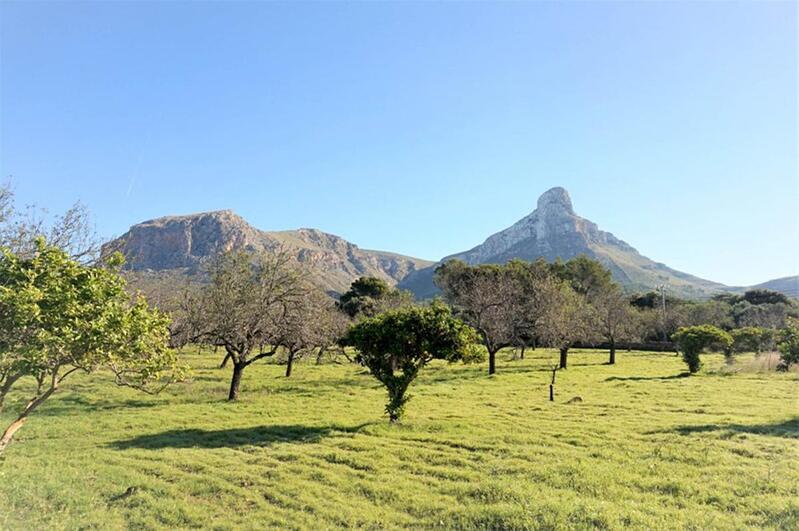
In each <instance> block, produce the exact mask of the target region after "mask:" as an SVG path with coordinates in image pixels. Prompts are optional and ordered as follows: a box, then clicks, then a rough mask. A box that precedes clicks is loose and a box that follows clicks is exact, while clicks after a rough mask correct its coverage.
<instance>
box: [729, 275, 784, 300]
mask: <svg viewBox="0 0 799 531" xmlns="http://www.w3.org/2000/svg"><path fill="white" fill-rule="evenodd" d="M750 289H770V290H772V291H779V292H780V293H784V294H785V295H787V296H789V297H793V298H794V299H799V276H797V275H794V276H792V277H782V278H775V279H773V280H767V281H766V282H762V283H760V284H755V285H754V286H746V287H734V288H729V291H732V292H734V293H743V292H745V291H747V290H750Z"/></svg>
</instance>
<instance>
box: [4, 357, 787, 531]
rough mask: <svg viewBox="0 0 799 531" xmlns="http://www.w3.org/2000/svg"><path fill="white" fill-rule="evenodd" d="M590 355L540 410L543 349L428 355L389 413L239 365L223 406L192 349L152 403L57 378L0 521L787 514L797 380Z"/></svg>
mask: <svg viewBox="0 0 799 531" xmlns="http://www.w3.org/2000/svg"><path fill="white" fill-rule="evenodd" d="M606 357H607V354H606V353H605V352H601V351H588V350H585V351H574V352H573V353H572V354H570V363H569V368H568V369H567V370H564V371H560V372H559V374H558V383H557V394H556V400H555V402H549V401H548V384H549V378H550V373H549V369H548V366H549V364H551V363H552V361H553V360H554V359H555V358H556V353H555V352H553V351H550V350H544V349H538V350H535V351H528V352H527V356H526V359H524V360H510V359H509V358H510V353H507V352H502V353H501V356H500V363H499V366H498V373H497V374H496V375H495V376H493V377H488V376H487V375H486V367H485V365H484V364H477V365H463V364H453V365H448V364H446V363H443V362H434V363H433V364H431V365H430V366H429V367H427V368H426V369H425V370H423V371H422V374H421V376H420V377H419V379H418V380H417V381H416V382H415V383H414V385H413V386H412V387H411V391H410V392H411V394H412V395H413V398H412V400H411V401H410V403H409V404H408V409H407V413H406V416H405V417H404V419H403V422H402V423H401V424H400V425H389V424H388V422H387V421H386V418H385V417H384V414H383V407H384V404H385V392H384V390H383V388H382V387H380V386H379V384H378V383H377V382H376V381H375V380H374V379H372V378H371V377H370V376H369V375H368V374H367V373H365V371H364V369H363V368H361V367H358V366H356V365H349V364H347V365H337V364H326V365H321V366H317V365H314V364H312V363H302V364H299V365H298V366H296V368H295V371H294V374H293V375H292V377H291V378H289V379H287V378H285V377H284V376H283V373H284V370H285V369H284V367H282V366H279V365H276V364H274V363H259V364H256V365H253V366H251V367H249V368H248V369H247V372H246V373H245V375H244V380H243V384H242V394H241V398H240V400H239V402H238V403H227V402H226V401H225V397H226V394H227V387H228V382H229V377H230V369H229V368H228V369H226V370H220V369H218V368H217V366H218V364H219V362H220V356H218V355H216V356H215V355H213V354H211V353H208V352H207V351H206V352H204V353H198V352H196V351H193V352H190V353H188V354H187V355H186V359H187V360H188V362H189V363H190V364H191V365H192V366H193V369H194V370H193V379H192V381H191V382H189V383H185V384H180V385H175V386H173V387H171V388H169V389H168V390H167V391H165V392H163V393H162V394H160V395H156V396H149V395H144V394H141V393H138V392H136V391H134V390H131V389H127V388H118V387H115V386H113V385H112V384H110V383H109V382H108V381H102V380H103V379H102V378H92V379H91V380H90V379H88V378H83V377H77V378H76V379H75V380H74V381H73V382H72V383H71V384H70V385H69V386H67V387H66V388H65V389H63V390H62V391H60V392H59V394H58V395H56V396H54V397H53V399H52V400H50V401H49V402H47V403H46V404H45V405H44V406H42V408H41V410H40V411H38V412H36V414H35V415H33V416H32V417H31V418H30V420H29V421H28V424H27V425H26V426H25V427H24V428H23V429H22V430H21V431H20V432H19V433H18V436H17V438H16V440H15V442H14V443H13V445H12V446H10V447H9V448H8V450H7V451H6V452H5V455H4V456H2V457H0V528H3V529H43V528H48V529H76V528H82V529H86V528H101V529H122V528H143V529H147V528H196V527H203V528H214V529H241V528H244V529H246V528H263V527H280V528H285V529H320V528H333V527H363V528H402V527H405V528H461V529H525V528H529V529H557V528H605V529H613V528H620V527H634V528H641V529H643V528H647V529H653V528H659V529H668V528H674V529H744V528H782V529H790V528H793V529H796V528H799V375H797V373H788V374H779V373H775V372H773V371H772V372H765V371H762V370H758V368H759V365H758V364H757V363H754V362H753V356H752V355H742V356H739V357H738V360H737V362H736V365H734V366H732V367H729V366H727V365H725V363H724V359H723V357H722V356H721V355H703V361H704V363H705V367H704V368H703V370H702V372H700V373H699V374H697V375H694V376H690V377H684V375H683V373H684V371H685V364H684V363H683V362H682V361H681V359H680V358H678V357H676V356H675V355H674V354H673V353H644V352H630V353H628V352H626V351H620V352H619V354H618V363H617V364H616V365H613V366H611V365H606V364H605V361H606ZM760 365H762V364H760ZM28 391H29V390H26V389H25V388H20V389H19V390H17V391H15V393H14V394H13V395H12V396H11V397H10V398H9V401H10V402H11V404H9V405H10V406H11V407H9V408H8V410H13V409H15V408H14V407H13V406H14V405H16V404H18V403H19V402H21V401H23V400H24V398H25V397H26V396H27V395H26V392H28ZM575 396H579V397H581V398H582V401H578V402H571V403H569V401H570V399H572V398H573V397H575ZM9 415H10V414H9V413H6V414H5V415H3V416H0V421H2V422H4V423H7V422H8V421H9V420H10V417H9ZM130 487H133V488H132V489H131V488H130ZM126 493H127V494H126Z"/></svg>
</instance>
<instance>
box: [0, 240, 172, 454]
mask: <svg viewBox="0 0 799 531" xmlns="http://www.w3.org/2000/svg"><path fill="white" fill-rule="evenodd" d="M34 245H35V247H34V249H33V251H26V252H25V254H24V256H20V255H18V254H15V253H13V252H11V250H10V249H9V248H7V247H6V248H3V249H2V251H1V252H0V408H2V405H3V401H4V398H5V397H6V395H7V394H8V393H9V392H10V391H11V389H12V388H13V387H14V386H15V384H16V383H18V382H19V381H20V380H22V379H24V378H26V377H28V378H32V379H33V380H35V382H36V391H35V393H34V396H33V397H32V398H31V399H30V400H29V401H28V403H27V404H26V405H25V406H24V407H23V408H22V409H21V411H20V412H19V413H18V415H17V417H16V419H15V420H14V421H13V422H12V423H11V424H10V425H9V426H8V427H6V429H5V431H4V432H3V433H2V435H0V452H1V451H3V449H5V448H6V447H7V446H8V444H9V443H10V442H11V440H12V438H13V437H14V434H15V433H16V432H17V431H18V430H19V429H20V428H21V427H22V426H23V424H24V423H25V422H26V420H27V419H28V417H29V416H30V415H31V414H32V413H33V412H34V411H35V410H36V409H37V408H38V407H39V406H41V404H43V403H44V402H45V401H46V400H48V399H49V398H50V397H51V396H52V395H53V394H54V393H55V392H56V391H58V389H60V388H61V387H62V385H63V384H64V382H65V380H66V379H67V378H68V377H69V376H70V375H72V374H74V373H76V372H84V373H93V372H95V371H96V370H97V369H99V368H101V367H103V368H106V369H108V370H110V371H111V372H112V373H113V374H114V375H115V378H116V383H117V384H119V385H127V386H131V387H135V388H138V389H142V390H145V391H148V392H157V391H158V390H160V389H161V388H162V387H163V386H164V385H166V384H168V383H171V382H174V381H176V380H179V379H181V378H182V375H183V368H182V367H180V366H179V364H178V362H177V358H176V355H175V353H174V351H172V350H171V349H169V348H168V345H167V342H168V337H169V333H168V328H167V326H168V323H169V319H168V318H167V317H166V316H165V315H164V314H162V313H161V312H159V311H158V310H155V309H151V308H150V307H149V306H148V305H147V303H146V301H145V300H144V299H143V298H139V299H137V300H136V301H135V302H134V303H131V301H130V296H129V295H128V293H127V292H126V291H125V281H124V280H123V279H122V278H121V277H120V276H119V274H118V269H119V266H120V265H121V264H122V258H121V256H113V257H111V258H110V259H109V261H108V263H107V264H106V267H87V266H85V265H82V264H80V263H79V262H77V261H76V260H73V259H71V258H70V257H69V256H68V255H67V254H66V253H65V252H64V251H63V250H61V249H59V248H57V247H55V246H51V245H47V244H45V241H44V239H43V238H38V239H37V240H36V241H35V242H34Z"/></svg>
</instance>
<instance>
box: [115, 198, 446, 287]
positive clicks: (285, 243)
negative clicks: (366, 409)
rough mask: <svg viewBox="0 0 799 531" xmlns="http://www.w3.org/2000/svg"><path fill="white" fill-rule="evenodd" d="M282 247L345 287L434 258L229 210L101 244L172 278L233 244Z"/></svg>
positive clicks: (391, 276) (159, 223)
mask: <svg viewBox="0 0 799 531" xmlns="http://www.w3.org/2000/svg"><path fill="white" fill-rule="evenodd" d="M279 248H282V249H285V250H286V251H288V252H289V253H291V254H292V255H294V256H295V257H296V258H297V260H298V261H300V262H301V263H304V264H307V265H308V266H309V268H310V269H311V271H312V272H313V274H314V276H315V278H316V280H317V281H318V282H319V284H320V285H322V286H323V287H324V288H325V289H327V290H329V291H335V292H338V293H343V292H344V291H346V290H347V289H348V288H349V286H350V284H351V283H352V281H353V280H355V279H357V278H358V277H360V276H374V277H378V278H381V279H383V280H385V281H386V282H388V283H389V284H391V285H395V284H396V283H397V282H398V281H399V280H401V279H402V278H405V277H406V276H407V275H408V274H409V273H412V272H414V271H416V270H418V269H422V268H425V267H429V266H430V265H431V264H432V262H430V261H427V260H421V259H419V258H412V257H409V256H403V255H399V254H394V253H387V252H382V251H371V250H367V249H361V248H359V247H358V246H357V245H355V244H352V243H350V242H348V241H347V240H345V239H343V238H340V237H338V236H335V235H333V234H328V233H326V232H322V231H320V230H317V229H298V230H287V231H277V232H267V231H262V230H259V229H256V228H255V227H253V226H251V225H250V224H249V223H247V222H246V221H245V220H244V219H243V218H242V217H241V216H238V215H237V214H235V213H234V212H232V211H230V210H221V211H217V212H205V213H200V214H191V215H187V216H168V217H163V218H158V219H153V220H150V221H145V222H143V223H139V224H137V225H133V226H132V227H131V228H130V229H129V230H128V232H126V233H125V234H123V235H122V236H121V237H119V238H117V239H115V240H113V241H111V242H108V243H107V244H105V245H104V246H103V253H104V254H107V253H110V252H113V251H117V250H118V251H120V252H122V254H123V255H124V256H125V259H126V264H125V268H126V270H127V271H128V272H129V273H130V274H133V275H134V276H138V277H142V276H150V277H153V278H156V277H157V278H170V279H171V278H174V276H175V275H174V274H175V273H180V274H188V275H191V274H194V273H197V272H198V271H200V269H201V267H202V265H203V263H204V262H205V261H206V260H208V259H209V258H210V257H212V256H213V255H215V254H217V253H219V252H224V251H230V250H234V249H248V250H256V251H265V252H275V251H276V250H277V249H279Z"/></svg>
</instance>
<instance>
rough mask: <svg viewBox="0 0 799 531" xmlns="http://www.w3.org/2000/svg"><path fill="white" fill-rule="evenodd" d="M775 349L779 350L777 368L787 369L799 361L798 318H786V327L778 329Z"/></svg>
mask: <svg viewBox="0 0 799 531" xmlns="http://www.w3.org/2000/svg"><path fill="white" fill-rule="evenodd" d="M777 349H778V350H779V351H780V364H779V365H778V366H777V369H778V370H781V371H787V370H788V369H790V368H791V365H794V364H797V363H799V319H793V318H789V319H788V322H787V323H786V327H785V328H783V329H782V330H780V339H779V343H777Z"/></svg>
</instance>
